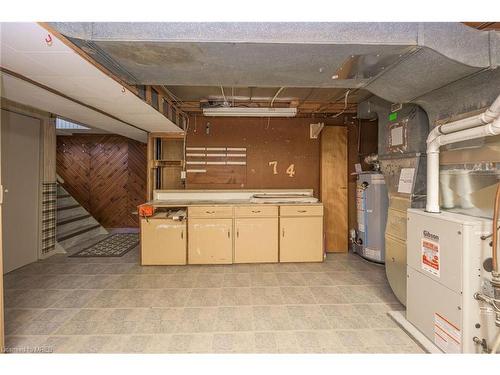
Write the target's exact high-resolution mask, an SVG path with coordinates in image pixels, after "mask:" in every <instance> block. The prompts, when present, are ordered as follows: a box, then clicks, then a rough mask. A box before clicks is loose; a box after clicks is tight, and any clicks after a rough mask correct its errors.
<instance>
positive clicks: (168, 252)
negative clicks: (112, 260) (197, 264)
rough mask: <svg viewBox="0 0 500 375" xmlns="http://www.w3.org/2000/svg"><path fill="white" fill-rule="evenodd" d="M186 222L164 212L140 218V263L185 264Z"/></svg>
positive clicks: (144, 264)
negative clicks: (170, 217)
mask: <svg viewBox="0 0 500 375" xmlns="http://www.w3.org/2000/svg"><path fill="white" fill-rule="evenodd" d="M186 238H187V233H186V222H185V221H174V220H171V219H168V218H167V217H166V215H165V214H163V215H157V216H155V217H152V218H150V219H148V220H147V221H146V219H141V264H142V265H143V266H146V265H182V264H186Z"/></svg>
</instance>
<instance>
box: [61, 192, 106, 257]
mask: <svg viewBox="0 0 500 375" xmlns="http://www.w3.org/2000/svg"><path fill="white" fill-rule="evenodd" d="M56 228H57V229H56V233H57V234H56V240H57V245H58V246H57V248H58V251H59V252H66V253H73V252H74V251H72V249H73V248H78V247H79V246H80V245H82V244H92V242H97V241H99V240H100V239H102V237H103V235H106V234H108V231H107V230H106V229H105V228H103V227H102V226H101V224H99V222H98V221H97V220H96V219H94V218H93V217H92V215H91V214H90V213H89V212H88V211H87V210H85V208H83V207H82V206H81V205H80V204H79V203H78V202H77V201H76V199H75V198H73V197H72V196H71V195H70V194H69V193H68V192H67V191H66V190H65V189H64V188H63V187H62V186H61V185H60V184H57V226H56Z"/></svg>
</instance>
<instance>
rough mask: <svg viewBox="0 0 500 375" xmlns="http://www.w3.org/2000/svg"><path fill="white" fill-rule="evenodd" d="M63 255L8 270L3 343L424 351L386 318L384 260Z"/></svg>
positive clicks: (55, 347) (144, 349)
mask: <svg viewBox="0 0 500 375" xmlns="http://www.w3.org/2000/svg"><path fill="white" fill-rule="evenodd" d="M138 258H139V256H138V250H137V249H135V250H132V251H130V252H129V253H127V254H126V255H124V256H123V257H121V258H68V257H66V256H64V255H56V256H53V257H51V258H49V259H47V260H45V261H40V262H36V263H32V264H29V265H27V266H25V267H23V268H21V269H18V270H16V271H14V272H11V273H9V274H7V275H5V279H4V280H5V305H6V310H5V324H6V326H5V329H6V347H7V349H8V350H10V351H13V352H23V351H31V350H38V351H49V352H51V351H54V352H69V353H81V352H83V353H93V352H99V353H115V352H122V353H123V352H125V353H133V352H138V353H422V352H423V351H422V350H421V349H420V348H419V347H418V346H417V345H416V344H415V343H414V342H413V340H412V339H411V338H410V337H409V336H407V335H406V334H405V333H404V331H402V330H401V329H400V328H399V327H398V326H397V325H396V324H395V323H394V322H393V321H392V320H391V319H390V318H389V317H388V316H387V315H386V312H387V311H389V310H395V309H402V308H403V307H402V306H401V305H400V304H399V303H398V302H397V300H396V298H395V297H394V295H393V293H392V292H391V289H390V288H389V286H388V284H387V280H386V278H385V273H384V268H383V267H381V266H378V265H374V264H371V263H368V262H366V261H364V260H362V259H361V258H359V257H357V256H356V255H352V254H331V255H329V256H328V258H327V260H326V261H325V262H324V263H300V264H259V265H227V266H226V265H224V266H154V267H141V266H139V264H138V260H139V259H138Z"/></svg>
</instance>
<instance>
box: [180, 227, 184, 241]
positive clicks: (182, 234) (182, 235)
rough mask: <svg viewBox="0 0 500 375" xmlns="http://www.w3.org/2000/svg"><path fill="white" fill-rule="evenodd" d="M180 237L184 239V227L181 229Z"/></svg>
mask: <svg viewBox="0 0 500 375" xmlns="http://www.w3.org/2000/svg"><path fill="white" fill-rule="evenodd" d="M181 238H182V239H184V229H183V230H181Z"/></svg>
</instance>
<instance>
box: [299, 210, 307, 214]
mask: <svg viewBox="0 0 500 375" xmlns="http://www.w3.org/2000/svg"><path fill="white" fill-rule="evenodd" d="M297 212H300V213H301V214H303V213H305V212H307V210H298V211H297Z"/></svg>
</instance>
